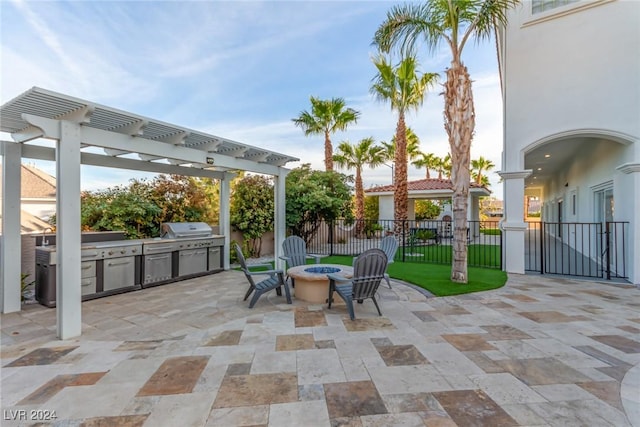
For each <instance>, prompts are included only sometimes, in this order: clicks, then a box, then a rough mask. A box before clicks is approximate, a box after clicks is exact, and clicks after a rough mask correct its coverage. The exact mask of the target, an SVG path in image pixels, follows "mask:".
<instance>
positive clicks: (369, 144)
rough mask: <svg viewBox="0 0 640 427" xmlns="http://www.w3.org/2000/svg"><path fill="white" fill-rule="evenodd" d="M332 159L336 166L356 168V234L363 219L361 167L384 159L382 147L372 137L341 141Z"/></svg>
mask: <svg viewBox="0 0 640 427" xmlns="http://www.w3.org/2000/svg"><path fill="white" fill-rule="evenodd" d="M333 161H334V162H336V164H337V165H338V167H341V168H347V169H355V170H356V220H357V221H358V226H357V229H356V233H357V234H361V233H362V226H363V223H362V220H363V219H364V186H363V185H362V168H363V167H365V166H368V167H370V168H375V167H378V166H380V165H381V164H382V163H384V161H385V153H384V149H383V148H382V147H381V146H379V145H376V143H375V140H374V139H373V137H369V138H364V139H361V140H360V142H359V143H357V144H353V145H352V144H350V143H349V141H342V142H341V143H340V144H339V145H338V147H337V149H336V154H334V155H333Z"/></svg>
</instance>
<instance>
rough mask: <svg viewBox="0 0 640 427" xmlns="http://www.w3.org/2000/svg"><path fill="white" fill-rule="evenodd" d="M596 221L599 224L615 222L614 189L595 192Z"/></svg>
mask: <svg viewBox="0 0 640 427" xmlns="http://www.w3.org/2000/svg"><path fill="white" fill-rule="evenodd" d="M594 195H595V208H596V211H595V220H596V221H598V222H611V221H613V188H604V189H602V190H597V191H595V192H594Z"/></svg>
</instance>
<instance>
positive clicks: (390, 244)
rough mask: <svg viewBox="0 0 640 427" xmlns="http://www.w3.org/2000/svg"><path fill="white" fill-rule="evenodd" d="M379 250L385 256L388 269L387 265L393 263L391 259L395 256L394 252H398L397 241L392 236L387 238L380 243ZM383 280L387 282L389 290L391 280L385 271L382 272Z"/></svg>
mask: <svg viewBox="0 0 640 427" xmlns="http://www.w3.org/2000/svg"><path fill="white" fill-rule="evenodd" d="M380 249H381V250H382V251H383V252H384V254H385V255H386V256H387V267H388V266H389V264H391V263H392V262H393V258H394V257H395V256H396V251H397V250H398V241H397V240H396V238H395V237H393V236H387V237H385V238H384V239H382V241H381V242H380ZM384 280H386V281H387V286H389V289H391V280H390V278H389V274H388V273H387V271H386V270H385V272H384Z"/></svg>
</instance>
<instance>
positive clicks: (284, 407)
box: [0, 271, 640, 427]
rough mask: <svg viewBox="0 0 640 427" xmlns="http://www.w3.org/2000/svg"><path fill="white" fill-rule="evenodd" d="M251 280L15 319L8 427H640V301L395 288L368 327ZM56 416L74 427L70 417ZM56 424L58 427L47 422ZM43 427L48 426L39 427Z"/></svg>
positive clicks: (7, 351)
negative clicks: (79, 324) (72, 324)
mask: <svg viewBox="0 0 640 427" xmlns="http://www.w3.org/2000/svg"><path fill="white" fill-rule="evenodd" d="M245 290H246V283H245V279H244V276H243V275H242V273H239V272H237V271H225V272H222V273H219V274H215V275H211V276H205V277H200V278H196V279H191V280H186V281H182V282H178V283H172V284H169V285H165V286H159V287H155V288H150V289H145V290H142V291H138V292H132V293H127V294H121V295H115V296H111V297H108V298H103V299H98V300H93V301H86V302H84V303H83V304H82V310H83V312H82V316H83V335H82V336H81V337H79V338H77V339H71V340H66V341H60V340H57V339H56V336H55V329H56V328H55V321H56V311H55V309H48V308H45V307H42V306H39V305H29V306H25V307H24V310H23V311H22V312H20V313H10V314H2V316H1V318H0V320H1V324H0V330H1V344H2V347H1V353H0V355H1V361H0V362H1V363H0V381H1V384H0V385H1V388H0V391H1V408H2V414H3V418H2V421H1V423H0V424H2V426H18V425H36V424H37V425H52V426H71V425H73V426H75V425H86V426H93V425H95V426H98V425H118V426H147V427H148V426H164V425H166V426H176V425H181V426H187V425H189V426H248V425H254V426H257V425H260V426H289V425H291V426H297V425H305V426H346V425H351V426H405V425H406V426H414V425H415V426H450V427H455V426H466V425H474V426H519V425H523V426H524V425H536V426H570V425H580V426H586V425H589V426H591V425H593V426H604V427H607V426H612V427H613V426H615V427H619V426H640V409H638V408H640V336H639V335H638V332H639V331H640V313H639V312H640V290H638V289H636V288H635V287H633V286H625V285H620V284H610V283H602V282H589V281H582V280H570V279H566V278H557V279H554V278H552V277H546V276H545V277H542V276H533V275H532V276H519V275H511V276H510V277H509V281H508V283H507V285H506V286H505V287H503V288H501V289H498V290H494V291H488V292H482V293H476V294H471V295H461V296H458V297H446V298H435V297H428V296H426V295H425V294H424V293H422V292H419V291H417V290H416V289H415V288H413V287H411V286H407V285H405V284H402V283H400V282H397V281H396V282H395V283H393V288H392V289H388V288H387V287H385V286H381V287H380V298H379V301H380V304H381V309H382V312H383V316H382V317H379V316H378V315H377V312H376V309H375V307H374V306H373V304H372V303H371V302H370V301H365V302H364V304H357V305H356V307H355V309H356V317H357V319H356V320H355V321H350V320H349V317H348V314H347V311H346V308H345V306H344V305H341V304H337V305H335V306H333V307H332V308H331V309H330V310H329V309H327V308H326V307H325V306H324V305H321V304H308V303H305V302H303V301H300V300H296V299H295V298H294V303H293V304H291V305H289V304H286V303H285V299H284V297H278V296H277V295H276V293H275V292H271V293H269V294H267V295H265V296H263V297H262V298H261V299H260V300H259V301H258V303H257V304H256V306H255V307H254V309H251V310H250V309H249V308H248V307H247V303H246V302H245V301H243V300H242V298H243V296H244V292H245ZM54 415H55V417H56V418H53V416H54ZM47 417H48V418H47ZM38 423H41V424H38Z"/></svg>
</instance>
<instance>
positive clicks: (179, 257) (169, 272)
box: [142, 222, 224, 287]
mask: <svg viewBox="0 0 640 427" xmlns="http://www.w3.org/2000/svg"><path fill="white" fill-rule="evenodd" d="M160 235H161V237H160V238H158V239H150V240H145V241H144V245H143V253H144V257H143V262H142V264H143V277H142V286H143V287H147V286H155V285H159V284H162V283H167V282H169V281H174V280H180V279H183V278H186V277H192V276H196V275H200V274H206V273H208V272H211V271H216V270H220V269H221V268H222V264H221V263H222V258H221V256H222V255H221V254H222V251H221V247H222V246H223V245H224V238H222V237H221V236H214V235H213V229H212V228H211V227H210V226H209V225H208V224H206V223H204V222H165V223H162V224H160Z"/></svg>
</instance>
